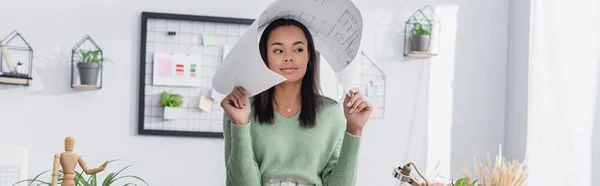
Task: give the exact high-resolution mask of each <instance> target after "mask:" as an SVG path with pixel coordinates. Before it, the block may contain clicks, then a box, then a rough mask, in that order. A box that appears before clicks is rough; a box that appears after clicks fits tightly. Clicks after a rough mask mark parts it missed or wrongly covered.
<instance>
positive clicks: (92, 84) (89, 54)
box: [71, 35, 105, 89]
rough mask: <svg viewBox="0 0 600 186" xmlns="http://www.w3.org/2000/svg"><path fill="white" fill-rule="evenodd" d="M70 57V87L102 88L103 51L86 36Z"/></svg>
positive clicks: (74, 48)
mask: <svg viewBox="0 0 600 186" xmlns="http://www.w3.org/2000/svg"><path fill="white" fill-rule="evenodd" d="M71 52H72V56H71V64H72V65H71V87H72V88H91V89H100V88H102V74H103V63H104V61H105V59H104V55H103V51H102V49H100V47H99V46H98V45H97V44H96V42H94V40H92V38H91V37H90V36H89V35H88V36H85V37H84V38H83V39H82V40H81V41H79V43H78V44H77V45H75V47H73V50H72V51H71Z"/></svg>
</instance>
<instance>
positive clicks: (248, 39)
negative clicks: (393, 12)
mask: <svg viewBox="0 0 600 186" xmlns="http://www.w3.org/2000/svg"><path fill="white" fill-rule="evenodd" d="M278 18H289V19H294V20H297V21H299V22H300V23H302V24H303V25H305V26H306V27H308V29H309V30H310V31H311V35H312V37H313V39H314V42H315V48H316V50H318V51H319V52H320V54H321V55H323V57H324V58H325V59H326V60H327V62H328V63H329V65H330V66H331V68H332V69H333V70H334V72H335V73H336V77H337V78H338V81H344V80H345V78H347V77H351V76H349V75H347V74H343V75H337V73H339V72H341V71H342V70H344V69H345V68H346V67H347V66H348V65H349V64H350V63H352V61H353V60H354V58H355V57H356V55H357V53H358V49H359V46H360V43H361V37H362V29H363V28H362V27H363V25H362V24H363V23H362V22H363V21H362V16H361V13H360V11H359V10H358V8H356V6H355V5H354V3H352V1H349V0H326V1H322V0H319V1H298V0H276V1H275V2H273V3H272V4H271V5H269V6H268V7H267V8H266V9H265V10H264V11H263V12H262V13H261V15H260V16H259V18H258V19H256V21H254V23H252V25H250V27H249V28H248V30H247V31H246V33H244V35H243V36H242V37H241V38H240V40H239V41H237V42H236V44H235V45H234V46H233V48H232V49H231V51H230V53H229V54H228V55H227V56H226V57H225V59H224V60H223V63H221V64H220V65H219V68H218V69H217V72H216V74H215V76H214V78H213V85H214V87H213V88H215V89H216V90H217V91H218V92H220V93H221V94H226V93H229V92H231V90H233V87H234V86H241V87H244V89H245V90H246V92H247V95H246V96H249V97H251V96H254V95H256V94H259V93H260V92H262V91H265V90H267V89H269V88H271V87H273V86H275V85H277V84H279V83H281V82H283V81H285V80H286V79H285V77H283V76H281V75H279V74H277V73H275V72H273V71H271V70H270V69H268V68H267V67H266V65H265V63H264V62H263V61H262V57H261V56H260V54H259V49H258V42H259V39H260V36H261V35H262V32H263V31H264V29H265V28H266V26H268V25H269V24H270V23H271V22H272V21H274V20H276V19H278ZM349 84H352V83H351V81H350V82H343V83H342V85H349ZM351 88H352V87H347V86H344V90H345V91H348V90H350V89H351Z"/></svg>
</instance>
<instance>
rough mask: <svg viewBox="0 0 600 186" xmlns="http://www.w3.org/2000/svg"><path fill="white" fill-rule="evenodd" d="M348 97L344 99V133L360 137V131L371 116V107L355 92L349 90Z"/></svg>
mask: <svg viewBox="0 0 600 186" xmlns="http://www.w3.org/2000/svg"><path fill="white" fill-rule="evenodd" d="M350 94H351V95H352V97H350V96H346V98H345V99H344V116H346V131H347V132H349V133H350V134H352V135H355V136H360V135H362V129H363V127H364V126H365V124H366V123H367V120H369V116H371V111H373V106H372V105H371V104H370V103H369V102H368V101H367V99H365V97H364V96H363V95H362V94H361V93H360V92H359V91H357V90H350Z"/></svg>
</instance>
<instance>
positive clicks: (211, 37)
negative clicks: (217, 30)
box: [202, 34, 217, 45]
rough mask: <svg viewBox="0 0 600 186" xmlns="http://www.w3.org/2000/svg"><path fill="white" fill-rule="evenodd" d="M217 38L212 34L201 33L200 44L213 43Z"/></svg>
mask: <svg viewBox="0 0 600 186" xmlns="http://www.w3.org/2000/svg"><path fill="white" fill-rule="evenodd" d="M216 43H217V39H216V38H215V35H212V34H202V45H215V44H216Z"/></svg>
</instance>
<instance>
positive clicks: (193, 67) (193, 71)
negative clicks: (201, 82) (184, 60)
mask: <svg viewBox="0 0 600 186" xmlns="http://www.w3.org/2000/svg"><path fill="white" fill-rule="evenodd" d="M190 77H196V64H191V65H190Z"/></svg>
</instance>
